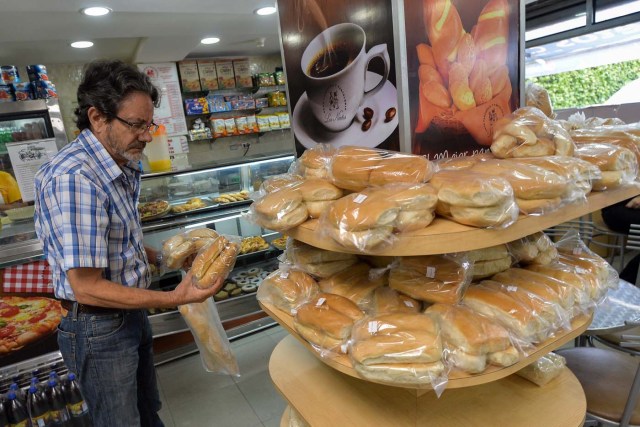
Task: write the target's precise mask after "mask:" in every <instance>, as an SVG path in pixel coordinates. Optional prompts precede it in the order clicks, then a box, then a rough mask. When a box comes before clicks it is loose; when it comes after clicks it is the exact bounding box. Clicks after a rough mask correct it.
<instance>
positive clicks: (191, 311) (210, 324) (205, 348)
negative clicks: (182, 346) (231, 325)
mask: <svg viewBox="0 0 640 427" xmlns="http://www.w3.org/2000/svg"><path fill="white" fill-rule="evenodd" d="M178 310H180V314H181V315H182V317H184V320H185V321H186V322H187V325H188V326H189V329H190V330H191V332H192V333H193V337H194V338H195V340H196V345H197V346H198V350H199V352H200V358H201V360H202V365H203V366H204V369H205V370H206V371H207V372H215V373H224V374H229V375H235V376H239V375H240V369H239V368H238V362H237V361H236V358H235V355H234V354H233V351H232V350H231V345H230V343H229V339H228V338H227V334H226V333H225V331H224V328H223V327H222V322H221V321H220V316H219V314H218V309H217V308H216V305H215V303H214V302H213V299H211V298H208V299H207V300H206V301H205V302H201V303H192V304H186V305H181V306H179V307H178Z"/></svg>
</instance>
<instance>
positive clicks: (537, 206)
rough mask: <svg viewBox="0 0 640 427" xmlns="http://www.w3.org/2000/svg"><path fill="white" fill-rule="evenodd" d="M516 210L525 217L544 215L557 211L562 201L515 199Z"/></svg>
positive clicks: (555, 198)
mask: <svg viewBox="0 0 640 427" xmlns="http://www.w3.org/2000/svg"><path fill="white" fill-rule="evenodd" d="M516 204H517V205H518V209H519V210H520V212H522V213H523V214H525V215H535V214H545V213H549V212H552V211H555V210H557V209H558V208H560V207H561V206H562V199H561V198H560V197H554V198H552V199H529V200H527V199H520V198H518V197H516Z"/></svg>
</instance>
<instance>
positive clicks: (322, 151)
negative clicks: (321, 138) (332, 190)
mask: <svg viewBox="0 0 640 427" xmlns="http://www.w3.org/2000/svg"><path fill="white" fill-rule="evenodd" d="M335 153H336V148H335V147H333V146H331V145H329V144H316V145H315V146H314V147H313V148H310V149H307V150H305V152H304V153H302V155H301V156H300V158H298V160H297V161H296V162H295V164H294V165H295V166H294V168H293V170H294V171H295V172H296V173H298V174H300V175H302V176H303V177H305V178H307V179H309V178H321V179H329V177H330V172H329V171H330V164H331V158H332V157H333V155H334V154H335Z"/></svg>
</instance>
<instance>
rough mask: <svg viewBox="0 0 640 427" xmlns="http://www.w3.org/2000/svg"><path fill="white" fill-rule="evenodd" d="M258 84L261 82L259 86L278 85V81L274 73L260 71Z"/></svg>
mask: <svg viewBox="0 0 640 427" xmlns="http://www.w3.org/2000/svg"><path fill="white" fill-rule="evenodd" d="M258 84H259V86H275V85H276V81H275V79H274V78H273V74H269V73H259V74H258Z"/></svg>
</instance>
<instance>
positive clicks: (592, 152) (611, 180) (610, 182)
mask: <svg viewBox="0 0 640 427" xmlns="http://www.w3.org/2000/svg"><path fill="white" fill-rule="evenodd" d="M576 157H578V158H580V159H582V160H586V161H587V162H589V163H591V164H593V165H596V166H597V167H598V168H599V169H600V171H601V172H602V178H600V179H597V180H595V181H594V183H593V190H594V191H603V190H607V189H610V188H616V187H619V186H621V185H625V184H630V183H633V182H634V181H635V180H636V177H637V176H638V160H637V159H636V156H635V154H634V153H633V152H632V151H631V150H629V149H627V148H624V147H619V146H616V145H611V144H602V143H589V144H580V145H578V148H577V149H576Z"/></svg>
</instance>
